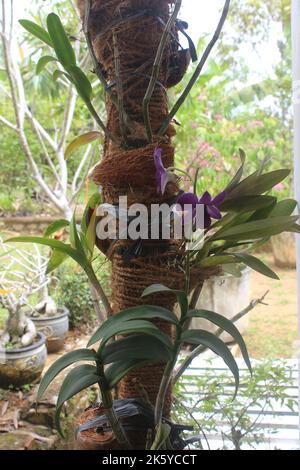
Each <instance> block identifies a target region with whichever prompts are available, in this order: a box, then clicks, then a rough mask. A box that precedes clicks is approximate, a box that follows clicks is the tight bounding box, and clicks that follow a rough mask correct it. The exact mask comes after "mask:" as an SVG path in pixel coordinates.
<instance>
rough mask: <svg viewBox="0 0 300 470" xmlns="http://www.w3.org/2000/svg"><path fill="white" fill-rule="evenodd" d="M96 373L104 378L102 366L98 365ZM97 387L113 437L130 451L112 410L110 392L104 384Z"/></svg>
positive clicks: (122, 430) (124, 434) (99, 383)
mask: <svg viewBox="0 0 300 470" xmlns="http://www.w3.org/2000/svg"><path fill="white" fill-rule="evenodd" d="M98 372H99V374H100V375H101V376H104V368H103V365H98ZM98 385H99V389H100V394H101V399H102V405H103V408H104V412H105V415H106V417H107V420H108V422H109V424H110V427H111V429H112V431H113V433H114V435H115V438H116V439H117V441H118V443H119V444H120V446H121V447H123V448H125V449H132V446H131V444H130V442H129V440H128V439H127V436H126V433H125V431H124V429H123V428H122V426H121V424H120V422H119V419H118V416H117V415H116V412H115V410H114V405H113V397H112V393H111V391H110V390H108V389H107V387H106V385H105V383H104V382H102V381H100V382H98Z"/></svg>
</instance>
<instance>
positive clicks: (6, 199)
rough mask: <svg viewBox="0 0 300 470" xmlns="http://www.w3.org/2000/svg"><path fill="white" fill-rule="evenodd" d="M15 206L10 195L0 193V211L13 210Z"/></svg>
mask: <svg viewBox="0 0 300 470" xmlns="http://www.w3.org/2000/svg"><path fill="white" fill-rule="evenodd" d="M14 210H15V207H14V204H13V201H12V199H11V197H10V196H7V195H5V194H0V212H3V213H4V214H5V213H6V212H14Z"/></svg>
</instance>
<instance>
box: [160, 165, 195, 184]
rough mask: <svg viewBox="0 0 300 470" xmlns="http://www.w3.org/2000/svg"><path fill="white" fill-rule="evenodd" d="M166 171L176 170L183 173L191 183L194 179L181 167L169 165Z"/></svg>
mask: <svg viewBox="0 0 300 470" xmlns="http://www.w3.org/2000/svg"><path fill="white" fill-rule="evenodd" d="M167 171H178V172H179V173H182V174H183V175H185V176H186V177H187V178H188V179H189V180H190V181H191V183H193V184H194V180H193V178H192V177H191V175H189V174H188V172H187V171H185V170H182V169H181V168H176V167H175V166H171V167H170V168H167Z"/></svg>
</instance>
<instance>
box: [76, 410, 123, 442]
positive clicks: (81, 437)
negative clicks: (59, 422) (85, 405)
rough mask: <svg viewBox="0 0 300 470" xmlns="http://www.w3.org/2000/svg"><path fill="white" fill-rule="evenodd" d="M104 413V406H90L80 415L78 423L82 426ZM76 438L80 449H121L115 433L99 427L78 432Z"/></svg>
mask: <svg viewBox="0 0 300 470" xmlns="http://www.w3.org/2000/svg"><path fill="white" fill-rule="evenodd" d="M102 414H104V410H103V408H90V409H88V410H87V411H85V412H84V413H83V414H82V415H81V416H80V418H79V419H78V422H77V425H78V426H80V425H82V424H84V423H86V422H87V421H89V420H91V419H93V418H96V417H97V416H99V415H102ZM75 440H76V448H77V449H78V450H103V451H104V450H120V447H119V446H118V443H117V441H116V439H115V438H114V436H113V433H112V432H101V429H99V428H97V427H96V428H92V429H87V430H86V431H78V432H76V435H75Z"/></svg>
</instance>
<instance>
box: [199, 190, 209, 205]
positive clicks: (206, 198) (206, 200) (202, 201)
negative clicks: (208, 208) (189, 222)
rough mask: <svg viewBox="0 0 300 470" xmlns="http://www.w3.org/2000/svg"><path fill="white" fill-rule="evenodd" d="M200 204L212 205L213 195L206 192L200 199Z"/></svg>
mask: <svg viewBox="0 0 300 470" xmlns="http://www.w3.org/2000/svg"><path fill="white" fill-rule="evenodd" d="M199 203H200V204H205V205H206V204H210V203H211V195H210V193H209V192H208V191H205V193H204V194H203V196H202V197H201V198H200V199H199Z"/></svg>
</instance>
